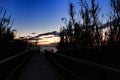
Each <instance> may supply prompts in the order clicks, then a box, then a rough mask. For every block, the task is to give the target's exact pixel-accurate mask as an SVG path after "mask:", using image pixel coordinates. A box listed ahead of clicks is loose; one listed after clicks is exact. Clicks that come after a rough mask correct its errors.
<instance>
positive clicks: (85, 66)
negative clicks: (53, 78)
mask: <svg viewBox="0 0 120 80" xmlns="http://www.w3.org/2000/svg"><path fill="white" fill-rule="evenodd" d="M46 56H47V57H48V58H49V59H50V60H52V61H53V62H54V63H55V64H57V65H59V66H60V67H61V68H62V69H65V70H66V71H67V72H68V73H70V74H71V76H74V77H76V78H77V79H78V80H81V79H84V80H120V70H119V69H116V68H112V67H109V66H105V65H101V64H97V63H93V62H90V61H86V60H83V59H78V58H75V57H72V56H67V55H62V54H53V53H47V54H46ZM118 64H119V63H118ZM75 80H76V79H75Z"/></svg>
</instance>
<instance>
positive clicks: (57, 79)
mask: <svg viewBox="0 0 120 80" xmlns="http://www.w3.org/2000/svg"><path fill="white" fill-rule="evenodd" d="M17 80H65V79H64V77H63V76H62V75H61V74H60V73H58V72H57V71H56V70H55V69H54V67H52V66H51V65H50V64H49V63H48V61H47V59H46V57H45V56H44V54H34V55H33V56H32V57H31V58H30V60H29V61H28V63H27V64H26V65H25V67H24V68H23V71H22V72H21V74H20V75H19V77H18V79H17Z"/></svg>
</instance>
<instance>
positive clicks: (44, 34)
mask: <svg viewBox="0 0 120 80" xmlns="http://www.w3.org/2000/svg"><path fill="white" fill-rule="evenodd" d="M47 35H54V36H58V32H57V31H52V32H47V33H43V34H38V35H37V36H34V37H31V38H29V39H28V40H43V39H42V38H39V37H41V36H47ZM52 37H53V36H49V37H45V38H52Z"/></svg>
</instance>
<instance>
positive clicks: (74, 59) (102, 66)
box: [55, 54, 120, 73]
mask: <svg viewBox="0 0 120 80" xmlns="http://www.w3.org/2000/svg"><path fill="white" fill-rule="evenodd" d="M55 55H58V56H61V57H65V58H68V59H71V60H73V61H74V62H79V63H83V64H86V65H89V66H94V67H98V68H103V69H106V70H111V71H115V72H119V73H120V69H116V68H112V67H109V66H106V65H101V64H97V63H94V62H90V61H86V60H83V59H79V58H75V57H72V56H68V55H62V54H55Z"/></svg>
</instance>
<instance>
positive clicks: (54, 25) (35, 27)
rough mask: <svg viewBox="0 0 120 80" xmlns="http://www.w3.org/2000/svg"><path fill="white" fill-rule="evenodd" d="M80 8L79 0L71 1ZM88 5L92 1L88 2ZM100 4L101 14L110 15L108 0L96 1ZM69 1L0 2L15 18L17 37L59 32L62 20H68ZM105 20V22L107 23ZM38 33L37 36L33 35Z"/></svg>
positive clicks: (10, 0)
mask: <svg viewBox="0 0 120 80" xmlns="http://www.w3.org/2000/svg"><path fill="white" fill-rule="evenodd" d="M70 1H71V2H73V4H74V6H75V10H76V12H77V11H78V8H79V4H78V2H79V0H70ZM87 1H88V4H89V3H90V0H87ZM96 1H97V3H99V4H100V7H101V13H100V15H102V14H105V15H108V9H109V5H108V4H109V3H108V0H96ZM68 4H69V1H68V0H0V7H4V8H5V9H7V15H12V19H14V18H15V22H14V25H13V27H12V28H13V29H16V30H17V36H18V37H21V36H29V35H32V36H35V35H37V34H42V33H46V32H52V31H59V29H60V26H61V25H62V24H63V23H62V22H61V18H63V17H65V18H68V6H69V5H68ZM106 20H107V17H106V19H104V20H103V21H106ZM32 33H36V34H34V35H33V34H32Z"/></svg>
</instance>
